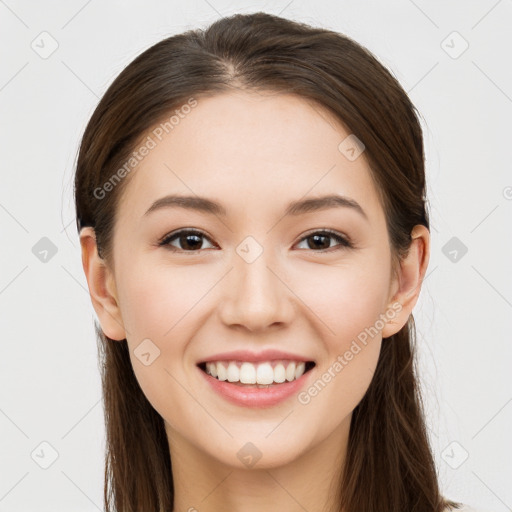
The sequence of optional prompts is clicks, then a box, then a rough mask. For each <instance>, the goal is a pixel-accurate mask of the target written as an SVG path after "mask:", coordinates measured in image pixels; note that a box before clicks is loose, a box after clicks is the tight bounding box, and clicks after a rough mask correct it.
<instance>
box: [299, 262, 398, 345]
mask: <svg viewBox="0 0 512 512" xmlns="http://www.w3.org/2000/svg"><path fill="white" fill-rule="evenodd" d="M293 283H294V284H293V285H292V286H293V287H292V286H290V287H291V288H292V289H293V290H294V291H295V292H296V294H297V295H298V296H299V297H300V298H301V300H302V301H303V302H304V303H305V305H306V306H307V307H304V308H303V311H304V312H306V314H309V313H307V312H308V311H309V312H310V313H311V315H310V321H311V322H314V325H315V326H317V328H318V329H321V332H322V333H324V334H325V339H326V340H327V339H328V340H330V341H329V345H331V348H330V351H331V350H332V349H333V348H335V349H338V350H343V349H344V347H345V346H346V345H347V343H348V344H350V341H351V340H352V339H353V338H355V337H357V336H358V335H359V334H360V333H361V332H365V329H367V328H370V327H372V326H374V325H375V324H376V321H377V320H378V319H379V315H380V314H381V313H383V308H385V304H386V299H387V292H388V287H389V272H388V268H387V267H386V265H385V264H384V263H383V262H382V261H380V262H378V263H377V262H375V263H372V262H371V260H369V259H368V258H365V259H364V260H363V259H361V261H356V259H355V258H354V259H353V260H351V261H350V262H349V261H348V260H347V262H346V263H345V262H343V263H342V264H340V265H337V266H333V265H332V266H331V265H324V266H320V265H319V266H318V267H316V268H314V270H312V269H311V268H309V269H299V272H297V274H296V275H295V276H294V277H293ZM377 325H378V326H379V327H382V326H381V325H380V323H378V324H377ZM380 330H381V329H379V331H380Z"/></svg>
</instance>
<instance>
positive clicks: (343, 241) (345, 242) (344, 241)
mask: <svg viewBox="0 0 512 512" xmlns="http://www.w3.org/2000/svg"><path fill="white" fill-rule="evenodd" d="M185 234H188V235H196V236H199V237H203V238H206V239H207V240H208V241H209V242H210V243H212V241H211V240H210V238H209V237H208V236H206V234H205V233H203V232H202V231H198V230H195V229H181V230H179V231H175V232H173V233H170V234H168V235H165V236H164V237H163V238H162V239H161V240H160V241H159V242H158V246H159V247H161V246H165V247H166V249H168V250H170V251H172V252H184V253H197V252H201V251H204V250H206V249H198V250H195V251H187V250H184V249H178V248H177V247H173V246H172V245H169V244H170V242H172V241H173V240H175V239H177V238H179V237H180V236H182V235H185ZM313 235H328V236H330V237H331V238H333V239H335V240H336V241H337V242H339V245H338V246H337V247H335V248H334V250H333V248H332V247H329V248H328V249H320V250H314V249H310V250H311V251H313V252H316V253H321V254H322V253H326V252H334V251H338V250H341V249H354V248H355V246H354V244H353V243H352V242H351V241H350V239H349V238H347V237H344V236H341V235H340V234H339V233H337V232H336V231H332V230H330V229H322V230H319V231H312V232H310V233H308V234H307V235H306V236H304V237H302V238H301V239H300V240H299V243H300V242H302V241H303V240H307V239H308V238H311V237H312V236H313ZM212 244H213V243H212ZM300 250H304V249H300Z"/></svg>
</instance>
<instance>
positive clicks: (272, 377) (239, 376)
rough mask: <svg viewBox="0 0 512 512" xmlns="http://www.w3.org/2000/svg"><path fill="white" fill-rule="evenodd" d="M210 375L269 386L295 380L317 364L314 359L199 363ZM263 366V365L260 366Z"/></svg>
mask: <svg viewBox="0 0 512 512" xmlns="http://www.w3.org/2000/svg"><path fill="white" fill-rule="evenodd" d="M197 366H198V368H200V369H201V370H202V371H203V372H204V373H206V374H207V375H209V376H210V377H212V378H214V379H216V380H218V381H225V382H227V383H229V384H233V385H235V386H243V387H254V388H256V387H258V388H268V387H274V386H279V384H285V383H289V382H293V381H295V380H297V379H299V378H300V377H302V375H304V374H305V373H307V372H309V371H310V370H311V369H312V368H314V367H315V366H316V364H315V362H314V361H307V362H296V361H284V360H280V361H272V362H269V361H267V362H265V363H257V364H252V363H247V362H243V361H218V362H215V363H212V362H210V363H207V362H204V363H199V364H198V365H197ZM260 366H261V367H260Z"/></svg>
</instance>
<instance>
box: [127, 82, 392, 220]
mask: <svg viewBox="0 0 512 512" xmlns="http://www.w3.org/2000/svg"><path fill="white" fill-rule="evenodd" d="M196 101H197V104H196V106H195V107H194V108H187V109H183V110H182V111H180V112H178V114H180V115H175V116H174V117H173V113H172V112H171V113H170V114H169V118H168V119H166V120H164V121H163V122H161V123H157V124H155V126H154V127H152V128H151V129H150V130H149V131H148V132H147V133H146V134H145V140H150V141H151V144H148V146H149V145H150V146H151V149H150V150H149V151H148V152H147V154H146V155H145V156H144V157H143V158H142V159H141V161H140V163H139V164H138V165H137V167H136V170H134V171H132V174H131V175H130V176H129V182H128V183H127V184H126V185H127V186H126V189H125V190H124V192H123V196H122V198H121V201H120V209H121V210H122V212H121V215H120V216H121V217H123V216H125V215H130V216H132V217H133V219H134V220H135V219H138V218H141V216H143V215H144V213H145V211H146V210H147V209H148V208H149V207H150V206H151V204H152V203H153V202H154V201H155V200H157V199H159V198H160V197H163V196H165V195H166V194H171V193H180V194H186V195H199V196H205V197H208V198H212V199H216V200H218V201H219V202H221V203H222V204H223V205H225V206H226V208H227V209H228V214H233V215H237V214H240V213H242V212H247V211H250V212H251V213H252V214H253V215H254V214H256V215H265V214H266V213H269V214H270V213H271V214H277V213H278V212H279V211H281V210H282V208H283V205H287V204H288V203H289V202H291V201H294V200H297V199H299V198H303V197H313V196H318V195H324V194H326V193H338V194H340V195H344V196H348V197H350V198H352V199H354V200H356V201H357V202H358V203H359V204H361V206H363V205H364V210H365V211H366V212H367V214H368V216H369V217H370V218H371V217H375V218H376V217H378V216H379V215H380V216H382V212H381V211H380V205H379V201H378V196H377V192H376V190H375V188H374V184H373V181H372V179H371V175H370V170H369V167H368V164H367V162H366V159H365V158H364V152H363V153H362V154H361V156H360V157H359V158H357V159H355V160H349V159H348V158H347V157H346V155H345V154H344V153H343V152H342V151H340V148H339V146H340V143H342V141H344V140H345V139H346V138H347V137H349V135H350V132H349V131H348V130H347V129H346V128H345V127H344V126H343V125H342V124H341V123H340V122H339V121H338V120H337V119H336V118H335V117H334V116H333V115H332V114H331V113H330V112H328V111H326V110H325V109H323V108H322V107H321V106H320V105H318V104H316V103H314V102H312V101H308V100H306V99H304V98H301V97H298V96H296V95H291V94H282V93H281V94H276V93H255V92H244V91H236V92H229V93H223V94H219V95H215V96H209V97H198V98H197V99H196ZM178 110H179V109H178ZM185 112H186V113H185ZM171 117H173V119H172V120H171ZM166 121H168V122H167V123H166ZM171 121H172V123H171Z"/></svg>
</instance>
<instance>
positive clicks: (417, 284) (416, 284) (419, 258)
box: [382, 225, 430, 338]
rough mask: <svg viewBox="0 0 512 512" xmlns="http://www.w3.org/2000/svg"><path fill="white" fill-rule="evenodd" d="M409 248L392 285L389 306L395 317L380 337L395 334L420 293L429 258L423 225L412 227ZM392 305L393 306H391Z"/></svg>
mask: <svg viewBox="0 0 512 512" xmlns="http://www.w3.org/2000/svg"><path fill="white" fill-rule="evenodd" d="M411 238H412V242H411V246H410V248H409V252H408V254H407V256H406V257H405V258H404V259H402V261H401V262H400V268H399V270H398V275H397V276H395V278H394V280H393V283H392V289H393V292H392V298H391V299H390V306H388V308H389V307H391V308H392V309H393V310H394V311H396V312H397V313H396V315H395V316H394V317H393V318H392V319H391V320H388V321H387V323H386V325H385V326H384V328H383V329H382V337H383V338H389V337H390V336H392V335H393V334H396V333H397V332H398V331H399V330H400V329H401V328H402V327H403V326H404V325H405V324H406V323H407V320H408V319H409V316H410V315H411V313H412V309H413V308H414V306H415V304H416V302H417V300H418V297H419V295H420V291H421V285H422V282H423V278H424V276H425V272H426V271H427V267H428V262H429V258H430V232H429V230H428V229H427V228H426V227H425V226H423V225H417V226H414V228H413V230H412V232H411ZM391 304H394V306H391Z"/></svg>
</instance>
